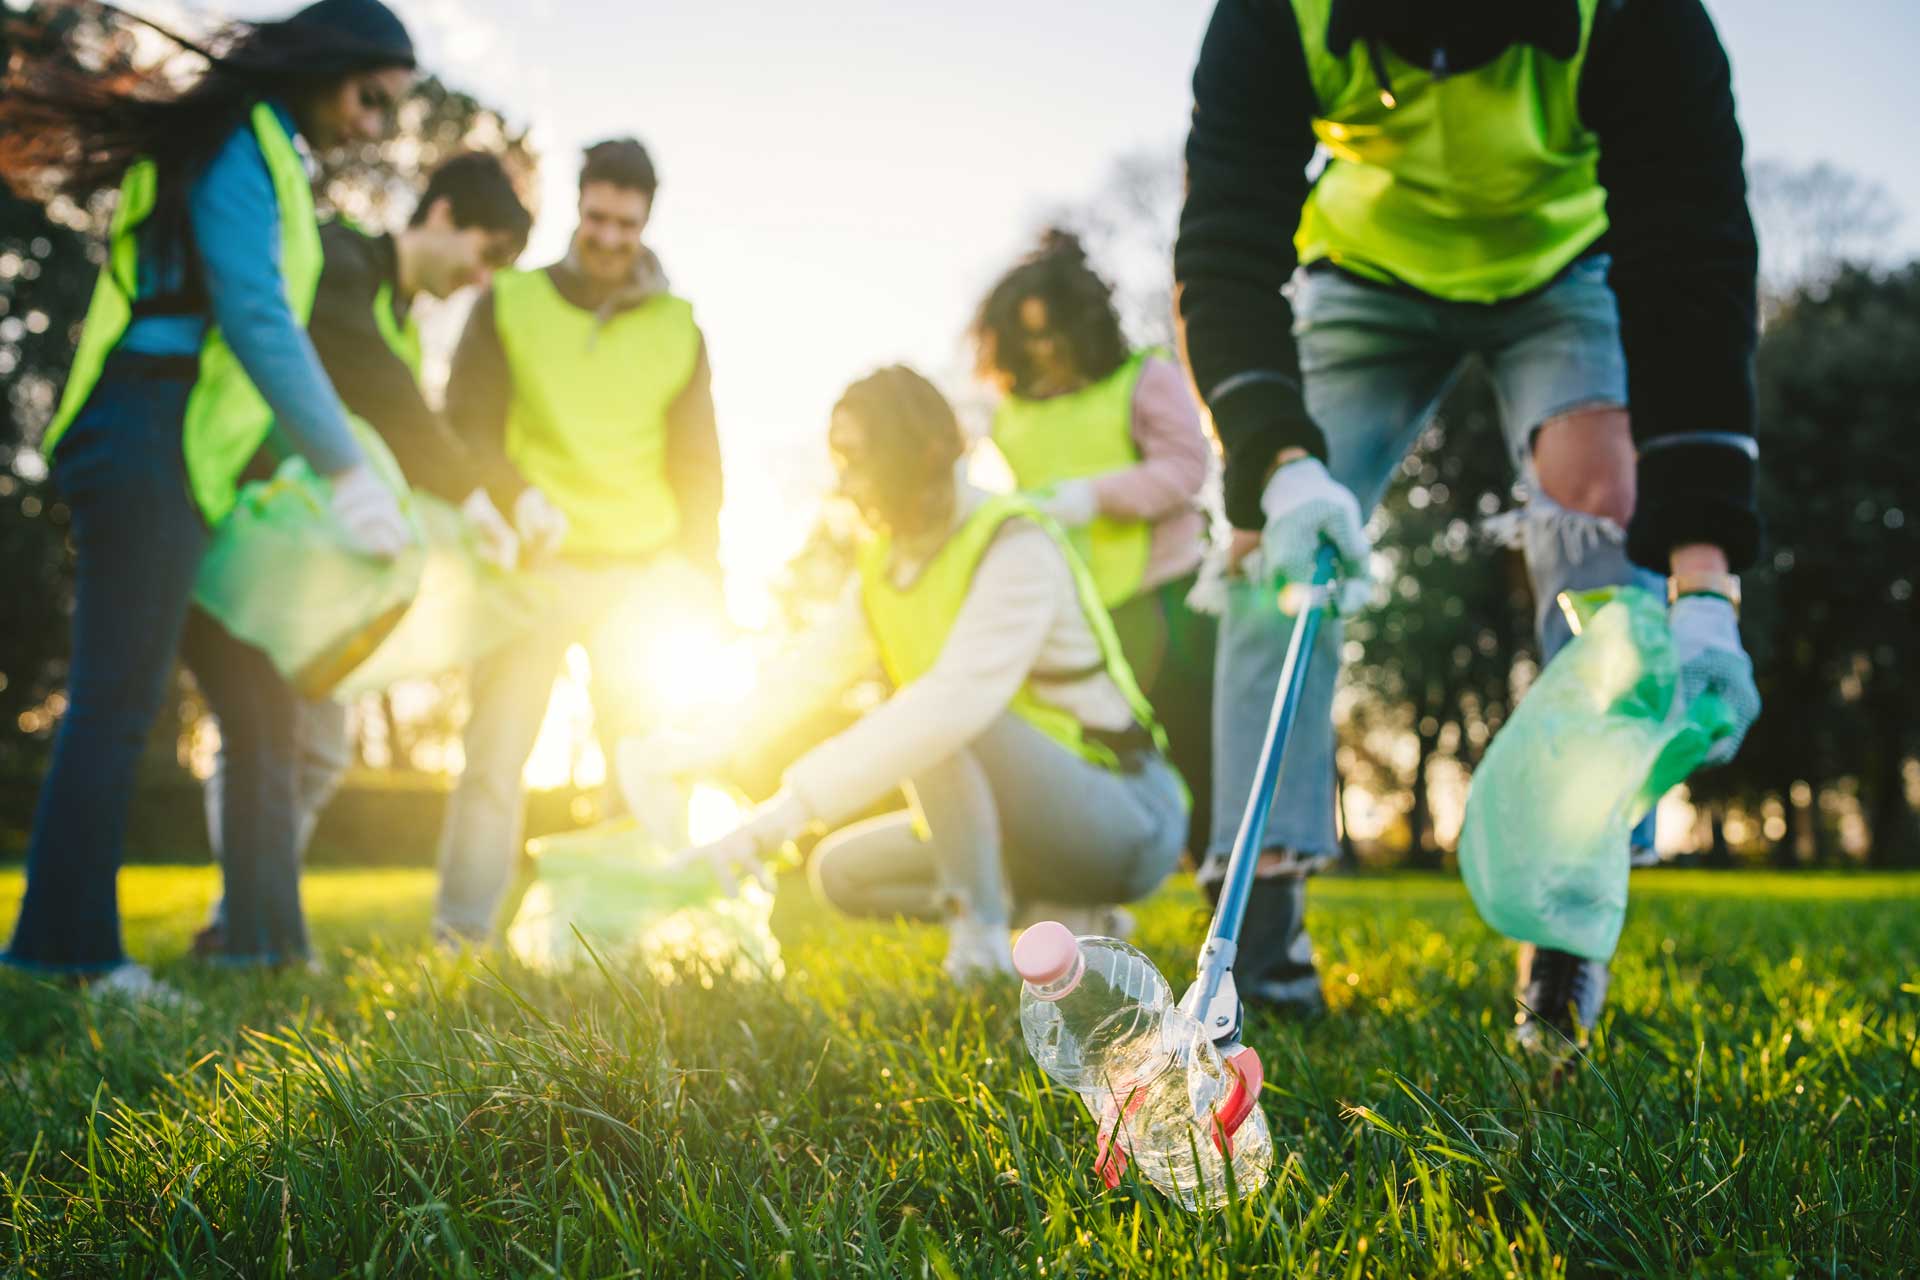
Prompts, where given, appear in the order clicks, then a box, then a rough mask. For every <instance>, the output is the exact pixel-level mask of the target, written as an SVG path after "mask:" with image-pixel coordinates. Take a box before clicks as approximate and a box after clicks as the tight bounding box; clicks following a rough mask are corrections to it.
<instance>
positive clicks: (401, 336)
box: [186, 153, 533, 956]
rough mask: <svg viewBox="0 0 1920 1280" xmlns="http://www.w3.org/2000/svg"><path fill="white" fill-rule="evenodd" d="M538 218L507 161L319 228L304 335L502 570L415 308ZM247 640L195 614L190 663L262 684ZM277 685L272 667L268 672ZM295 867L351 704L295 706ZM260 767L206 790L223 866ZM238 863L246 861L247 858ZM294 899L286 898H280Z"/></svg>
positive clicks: (203, 944)
mask: <svg viewBox="0 0 1920 1280" xmlns="http://www.w3.org/2000/svg"><path fill="white" fill-rule="evenodd" d="M532 227H533V216H532V215H531V214H530V213H528V212H527V208H526V206H525V205H524V204H522V203H521V201H520V196H519V193H518V192H516V191H515V190H514V186H513V180H512V179H511V178H510V177H509V176H508V174H507V171H506V170H505V169H504V168H503V167H502V166H501V164H500V161H499V159H498V158H497V157H495V156H491V155H485V154H480V153H474V154H469V155H462V156H455V157H454V158H453V159H451V160H449V161H447V162H446V163H445V164H443V165H441V166H440V167H439V168H438V169H436V170H434V172H433V176H432V177H431V178H429V179H428V181H427V189H426V192H425V193H424V194H423V195H422V196H421V197H420V202H419V203H418V204H417V205H416V206H415V208H414V211H413V217H412V219H411V221H410V222H409V223H408V225H407V227H406V228H405V229H404V230H402V231H401V232H400V233H399V234H398V235H375V234H372V233H370V232H367V231H363V230H361V229H360V228H358V227H356V226H354V225H353V224H351V223H349V222H346V221H344V220H338V219H336V220H334V221H330V222H328V223H327V224H326V225H324V226H322V227H321V228H320V246H321V251H322V256H323V258H324V259H325V264H324V265H323V267H322V268H321V271H320V287H319V291H318V293H317V294H316V295H315V297H314V303H313V318H312V320H311V322H310V323H309V325H308V332H309V333H310V334H311V335H312V338H313V345H314V348H315V350H317V351H318V352H319V354H320V363H321V364H322V366H323V367H325V369H326V371H327V374H328V376H329V377H331V378H332V379H333V382H334V385H335V386H336V387H337V388H338V389H339V392H340V398H341V400H342V402H343V403H344V404H345V405H346V407H347V410H348V411H349V412H350V413H352V414H354V415H356V416H357V417H359V418H360V419H362V420H363V421H364V422H366V423H367V424H368V425H369V426H371V427H372V428H373V429H374V430H375V431H376V432H378V433H379V435H380V437H381V438H382V439H383V440H384V441H385V442H386V444H387V447H388V448H390V449H391V450H392V451H393V455H394V460H395V461H396V462H398V463H399V464H400V470H401V473H402V474H403V475H404V476H405V477H406V481H407V484H408V486H409V487H410V488H412V489H415V490H418V491H422V492H426V493H431V494H433V495H435V496H437V497H440V498H444V499H446V500H447V501H449V502H451V503H454V504H457V505H458V506H459V507H460V509H461V510H462V512H463V513H465V514H466V516H467V520H468V523H469V524H470V525H471V526H472V529H473V532H474V534H475V536H476V537H477V538H478V540H479V545H480V546H482V547H484V548H486V549H487V554H488V555H489V556H490V557H491V558H492V559H494V560H496V561H498V562H499V563H501V564H502V565H504V566H506V567H509V568H510V567H512V563H513V560H514V558H515V555H516V553H517V551H518V539H517V538H516V537H515V536H514V533H513V528H512V526H511V525H509V524H508V523H507V521H506V520H505V519H504V518H503V517H502V516H501V515H500V513H499V511H498V510H497V509H496V508H495V507H494V505H493V503H492V501H491V499H489V498H488V496H487V493H486V490H485V489H484V488H483V487H481V485H482V481H483V479H484V477H485V475H486V473H487V471H488V468H487V467H486V466H484V465H483V464H482V463H481V462H480V461H479V460H478V459H476V458H475V457H474V456H473V452H472V450H471V449H469V448H468V447H467V446H466V445H465V444H464V443H462V441H461V440H460V439H459V437H457V436H455V435H454V434H453V432H452V431H451V430H450V429H449V428H448V427H447V425H446V423H445V422H444V421H443V420H442V419H441V417H440V415H439V414H438V413H437V412H436V411H435V410H434V409H433V408H432V406H430V405H429V404H428V403H427V400H426V396H425V394H424V393H423V392H422V391H421V388H420V358H421V353H420V330H419V325H418V324H417V323H416V320H415V316H414V311H413V304H414V302H415V300H416V299H418V298H419V297H421V296H423V295H424V296H426V297H430V298H438V299H443V300H444V299H446V298H448V297H451V296H452V295H453V294H455V293H457V292H459V291H460V290H461V289H465V288H469V287H471V286H474V285H480V284H484V283H486V281H487V280H488V278H489V277H490V276H491V275H492V273H493V271H494V269H495V268H497V267H504V266H507V265H509V264H511V263H512V262H513V260H514V259H515V258H517V257H519V256H520V253H521V251H522V250H523V249H525V248H526V245H527V233H528V232H529V231H530V230H531V229H532ZM237 644H238V642H237V641H235V640H234V639H233V638H232V637H230V636H228V635H227V634H226V632H225V631H223V630H222V629H221V627H220V624H219V623H217V622H215V621H214V620H213V619H212V618H210V617H208V616H207V615H206V614H205V613H203V612H201V611H200V610H198V609H196V610H194V612H193V613H192V615H191V616H190V617H189V619H188V622H187V634H186V652H187V656H188V658H189V660H190V661H192V662H193V663H194V669H195V670H196V671H198V672H203V673H204V674H203V675H202V676H201V680H202V683H203V684H205V683H208V682H211V681H220V680H225V679H232V680H235V681H240V680H258V679H262V678H263V677H262V675H261V672H262V668H261V667H260V665H259V664H258V663H256V662H254V661H253V660H252V659H251V658H248V659H246V660H244V661H241V662H229V661H227V660H226V658H224V657H223V656H222V655H223V653H225V652H227V651H229V650H230V649H231V647H233V646H235V645H237ZM266 670H267V671H268V672H269V673H272V670H271V668H267V669H266ZM272 674H273V681H272V683H271V684H270V685H265V686H262V687H259V688H245V687H236V688H235V689H233V690H232V691H231V692H230V693H229V694H227V695H226V696H224V697H223V698H222V699H221V700H220V701H221V702H222V703H223V705H228V706H252V707H256V708H265V707H280V706H282V705H283V702H284V699H286V698H288V697H290V696H292V695H291V692H290V691H289V690H287V689H286V688H285V681H284V680H281V679H280V678H279V676H278V674H277V673H272ZM293 723H294V736H293V768H294V783H293V791H294V801H293V811H292V821H293V828H294V855H295V858H296V859H302V858H304V856H305V853H306V849H307V845H308V843H309V842H310V841H311V839H312V837H313V829H314V826H315V825H316V824H317V823H318V821H319V819H320V811H321V810H322V809H323V808H325V807H326V804H327V801H328V800H329V799H331V798H332V796H333V793H334V791H335V789H336V788H337V787H338V786H339V784H340V779H341V778H342V776H344V774H345V773H346V770H347V765H348V762H349V760H350V759H351V755H352V752H351V745H350V743H349V741H348V737H347V707H346V704H344V703H341V702H335V701H333V700H331V699H320V700H318V701H306V700H302V701H299V702H298V704H297V705H296V706H295V707H294V710H293ZM261 764H262V762H261V761H259V760H257V759H251V758H248V757H246V756H238V757H236V756H235V754H234V753H233V752H232V751H231V750H230V749H229V747H228V745H227V726H226V724H225V723H224V722H223V723H222V725H221V746H220V751H219V753H218V755H216V756H215V758H214V766H213V773H212V775H211V776H209V777H208V779H207V787H206V802H207V834H208V837H209V840H210V843H211V844H212V846H213V854H214V858H215V860H216V861H218V862H219V863H220V864H221V866H222V867H223V868H224V867H225V866H226V865H227V863H226V853H225V848H226V842H225V840H224V838H223V836H224V823H223V820H222V815H223V813H224V810H225V805H226V792H227V784H228V778H229V772H230V771H231V774H232V776H233V777H234V778H236V779H239V781H240V785H242V786H248V785H252V784H251V782H250V781H249V775H250V774H251V773H252V771H253V770H255V769H258V768H259V767H261ZM237 852H239V853H241V854H247V853H249V852H250V851H249V850H245V849H241V850H238V851H237ZM282 891H284V888H283V889H282ZM193 945H194V951H195V953H196V954H199V955H204V956H218V955H220V954H221V953H223V952H225V950H226V898H225V896H224V895H223V896H222V897H221V898H220V900H219V901H218V902H216V903H215V904H214V909H213V918H212V920H211V921H210V923H209V924H208V926H207V927H206V928H204V929H202V930H201V931H200V932H199V933H198V934H196V935H195V936H194V940H193Z"/></svg>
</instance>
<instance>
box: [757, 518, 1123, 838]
mask: <svg viewBox="0 0 1920 1280" xmlns="http://www.w3.org/2000/svg"><path fill="white" fill-rule="evenodd" d="M957 496H958V501H957V502H956V503H955V507H956V511H955V516H954V527H955V528H956V529H957V528H959V526H960V525H961V524H962V523H964V522H965V520H966V518H967V517H968V516H969V515H971V514H972V513H973V511H974V510H975V509H976V508H978V507H979V505H980V503H981V502H982V501H984V500H985V499H986V497H987V495H986V494H985V493H983V492H982V491H981V490H979V489H976V488H974V487H973V486H971V485H968V484H965V483H962V484H961V485H960V486H959V491H958V495H957ZM920 567H921V566H920V565H919V564H905V563H901V562H900V561H899V560H898V559H897V558H896V561H895V563H894V564H893V565H892V566H891V567H890V572H891V575H892V577H893V580H894V582H895V583H896V584H897V585H900V586H905V585H907V584H908V583H910V582H912V580H913V578H914V577H915V576H916V575H917V574H918V572H919V569H920ZM878 657H879V648H878V644H877V641H876V640H875V638H874V635H873V632H872V630H871V629H870V628H869V626H868V624H867V617H866V611H865V610H864V609H863V608H862V606H861V603H860V592H859V587H858V585H857V584H856V585H855V586H854V588H853V589H852V590H850V591H849V592H848V594H847V596H846V598H845V599H843V600H842V601H841V602H840V605H839V607H838V608H837V609H836V610H835V611H834V613H833V615H832V616H831V617H830V618H829V619H828V620H827V621H826V622H825V623H824V624H822V625H821V626H820V627H818V628H816V629H815V630H813V631H812V632H810V633H809V634H807V635H806V636H805V637H803V638H802V639H801V640H800V642H799V643H798V644H797V645H796V646H795V647H794V648H793V649H792V650H790V651H789V652H788V653H787V654H786V655H785V656H784V657H783V658H782V659H781V660H780V661H779V662H778V663H777V664H775V667H774V669H773V670H770V671H768V672H766V673H765V676H764V678H763V679H762V681H761V690H762V696H761V699H760V702H759V705H758V707H757V708H756V711H755V714H754V716H753V725H752V731H753V732H754V733H755V734H756V735H766V736H772V735H776V734H778V733H779V732H780V731H781V730H782V729H784V728H786V727H789V726H791V725H793V724H795V723H797V722H798V721H799V720H801V719H803V718H805V717H806V716H807V715H809V714H811V713H812V712H814V711H817V710H818V709H820V708H821V707H823V706H825V705H826V704H827V703H828V702H829V701H830V700H831V699H832V698H834V697H835V696H837V695H838V694H839V693H841V692H842V691H843V690H845V689H846V687H847V686H848V685H849V684H850V683H852V682H853V681H854V680H856V679H858V678H859V677H860V676H861V675H862V674H863V673H865V672H867V671H869V670H871V669H872V668H873V665H874V664H875V662H876V661H877V660H878ZM1099 663H1100V646H1099V643H1098V641H1096V640H1095V639H1094V635H1093V628H1092V627H1091V626H1089V625H1088V623H1087V619H1086V615H1085V614H1084V613H1082V612H1081V610H1080V598H1079V595H1078V593H1077V592H1076V591H1075V590H1074V582H1073V573H1072V570H1071V569H1070V568H1069V567H1068V565H1067V560H1066V557H1065V555H1063V554H1062V553H1061V551H1060V548H1059V547H1058V546H1057V545H1056V544H1055V543H1054V541H1053V539H1052V538H1050V537H1048V536H1047V534H1046V533H1045V531H1044V530H1042V529H1041V528H1040V527H1039V526H1038V525H1036V524H1034V523H1033V522H1032V521H1030V520H1024V519H1013V520H1009V521H1007V522H1006V523H1005V524H1004V525H1002V526H1001V528H1000V530H999V531H998V533H997V534H996V535H995V536H994V540H993V542H992V544H991V545H990V546H989V547H988V548H987V550H986V553H985V554H984V555H982V556H981V558H980V563H979V565H978V566H977V567H976V568H975V570H974V574H973V580H972V583H971V584H970V585H969V587H968V589H967V597H966V601H965V603H963V604H962V605H961V607H960V613H959V616H958V617H957V618H956V619H955V620H954V624H953V630H952V631H951V632H950V633H949V634H948V636H947V642H946V644H945V645H944V646H943V647H942V648H941V650H940V656H939V658H937V659H936V660H935V662H934V664H933V666H932V667H931V668H929V669H928V670H927V672H926V674H925V675H923V676H921V677H920V678H919V679H918V680H915V681H913V682H912V683H911V684H908V685H906V686H905V687H904V688H901V689H898V690H896V691H895V692H894V695H893V696H892V697H891V698H889V699H888V700H887V701H886V702H885V703H884V704H882V705H881V706H879V707H876V708H875V709H874V710H873V711H871V712H869V713H868V714H867V715H865V716H864V717H862V718H861V719H860V721H859V723H857V724H855V725H853V726H852V727H851V728H849V729H847V730H846V731H845V732H844V733H841V734H839V735H837V736H836V737H833V738H829V739H828V740H827V741H825V742H823V743H821V744H820V745H819V746H817V747H815V748H813V750H811V751H809V752H807V753H806V755H804V756H802V757H801V758H800V759H799V761H797V762H796V763H795V764H794V765H793V766H792V767H791V768H790V769H788V770H787V775H786V787H785V789H784V792H783V794H782V795H781V796H778V797H775V799H774V800H773V801H770V802H769V803H768V804H767V805H766V806H765V807H764V808H763V810H762V812H761V815H760V821H761V822H762V823H763V824H764V826H763V828H762V829H763V830H764V831H765V832H766V834H767V835H768V836H769V837H771V838H773V839H775V840H779V839H786V838H789V837H791V836H792V835H794V834H797V833H798V832H799V831H800V830H801V829H802V828H804V827H805V826H806V825H807V824H808V823H809V822H812V821H818V822H823V823H826V824H828V825H833V824H837V823H839V822H842V821H844V820H846V819H847V818H849V817H851V816H853V815H854V814H857V813H859V812H860V811H861V810H862V809H865V808H866V807H867V806H868V805H870V804H872V803H873V802H874V801H875V800H877V799H879V798H880V797H881V796H883V795H885V794H886V793H887V792H888V791H890V790H892V789H893V788H895V787H897V786H899V785H900V784H901V783H903V782H905V781H906V780H907V779H909V778H911V777H913V776H914V775H915V774H916V773H919V772H920V771H922V770H924V769H926V768H928V767H929V766H931V765H934V764H937V763H939V762H940V761H942V760H944V759H946V758H947V757H948V756H950V755H952V754H953V753H954V752H956V751H958V750H960V749H961V748H962V747H964V746H966V745H967V744H968V743H969V742H971V741H973V739H974V738H976V737H978V736H979V735H980V734H981V733H982V732H983V731H985V729H986V728H987V726H988V725H990V724H992V723H993V721H994V720H995V719H996V718H998V717H999V716H1000V715H1001V714H1002V713H1003V712H1005V711H1006V709H1007V706H1008V704H1010V703H1011V702H1012V701H1013V697H1014V695H1015V694H1016V693H1018V692H1019V690H1020V687H1021V686H1022V685H1023V684H1025V683H1026V681H1027V677H1028V675H1029V674H1030V673H1031V672H1033V671H1035V670H1040V671H1081V670H1085V669H1087V668H1089V667H1094V666H1098V665H1099ZM1034 693H1035V696H1036V697H1039V698H1042V699H1044V700H1045V701H1047V702H1049V703H1051V704H1053V705H1055V706H1058V707H1060V708H1061V709H1063V710H1065V711H1068V712H1070V713H1072V714H1073V716H1074V717H1075V718H1076V719H1078V720H1079V721H1080V723H1081V724H1083V725H1086V726H1087V727H1088V728H1092V729H1100V730H1104V731H1111V732H1118V731H1122V730H1125V729H1126V728H1127V727H1128V726H1129V725H1131V724H1132V723H1133V712H1132V710H1131V708H1129V707H1128V705H1127V700H1126V697H1125V695H1123V694H1122V693H1121V692H1120V689H1119V687H1118V686H1117V685H1115V684H1114V682H1113V680H1112V679H1111V678H1110V677H1109V676H1107V675H1106V673H1105V672H1098V673H1096V674H1094V675H1091V676H1088V677H1086V678H1084V679H1081V680H1076V681H1072V682H1071V683H1065V684H1056V683H1053V682H1048V683H1045V684H1042V685H1039V686H1037V687H1036V688H1035V690H1034Z"/></svg>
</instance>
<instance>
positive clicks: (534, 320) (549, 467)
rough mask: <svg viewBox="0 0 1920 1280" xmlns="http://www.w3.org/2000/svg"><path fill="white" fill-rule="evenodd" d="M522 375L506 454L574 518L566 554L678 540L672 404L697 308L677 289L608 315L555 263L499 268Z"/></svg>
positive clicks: (497, 304) (496, 295) (506, 327)
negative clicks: (671, 464) (556, 273)
mask: <svg viewBox="0 0 1920 1280" xmlns="http://www.w3.org/2000/svg"><path fill="white" fill-rule="evenodd" d="M493 315H494V324H495V326H496V327H497V328H498V329H499V332H500V343H501V346H503V347H504V348H505V349H506V353H507V368H508V371H509V373H510V374H511V375H512V378H513V399H512V402H511V403H510V404H509V405H508V407H507V441H506V445H507V456H508V458H510V459H511V460H512V462H513V464H514V466H515V467H517V468H519V471H520V474H521V475H522V476H524V477H525V478H526V480H527V483H529V484H532V485H535V486H537V487H539V488H540V489H541V490H542V491H543V492H545V493H546V495H547V496H548V497H549V498H551V499H553V501H554V503H555V505H557V506H558V507H559V508H560V510H561V511H563V512H565V513H566V517H567V537H566V542H565V543H564V544H563V545H562V547H561V550H562V552H563V553H566V554H572V555H612V556H640V555H646V554H647V553H648V552H651V551H655V550H657V549H658V548H660V547H661V546H664V545H665V544H666V543H668V542H670V541H672V539H673V536H674V534H675V533H676V532H678V530H679V527H680V508H679V504H678V503H676V502H675V501H674V496H673V488H672V486H671V485H669V484H668V483H667V472H666V450H667V410H668V409H669V408H671V407H672V405H673V402H674V399H675V398H676V397H678V396H679V394H680V392H681V391H682V390H684V389H685V388H686V385H687V383H688V382H689V381H691V380H692V378H693V374H694V370H695V368H696V367H697V366H698V362H699V358H700V330H699V329H698V328H696V327H695V325H694V322H693V308H692V306H690V305H689V304H688V303H687V302H685V301H684V300H682V299H680V298H676V297H673V296H671V295H669V294H659V295H657V296H655V297H653V298H649V299H648V300H647V301H646V302H644V303H642V304H640V305H639V306H637V307H635V308H633V309H631V310H628V311H622V312H619V313H617V314H615V315H614V316H612V317H610V318H609V319H607V320H606V321H605V322H604V323H603V322H602V321H601V320H600V319H599V318H598V317H597V316H596V315H595V314H594V313H593V312H591V311H585V310H582V309H581V308H579V307H576V306H574V305H573V304H572V303H570V302H568V301H567V300H566V299H565V298H562V297H561V296H560V292H559V290H557V289H555V288H554V286H553V281H552V280H551V279H549V278H548V276H547V273H546V272H544V271H501V272H497V273H496V274H495V275H494V277H493Z"/></svg>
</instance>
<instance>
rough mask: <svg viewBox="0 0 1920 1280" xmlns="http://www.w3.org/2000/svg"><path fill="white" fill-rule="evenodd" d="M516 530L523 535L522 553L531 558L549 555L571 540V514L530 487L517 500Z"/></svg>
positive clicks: (515, 504) (514, 511)
mask: <svg viewBox="0 0 1920 1280" xmlns="http://www.w3.org/2000/svg"><path fill="white" fill-rule="evenodd" d="M513 527H514V530H515V531H516V532H518V533H519V535H520V549H521V550H522V551H523V552H525V553H526V555H527V556H528V557H529V558H532V557H536V556H544V555H549V554H551V553H552V552H555V551H557V550H559V549H560V544H561V542H562V541H564V540H565V538H566V536H567V514H566V512H564V511H562V510H560V508H559V507H556V506H554V505H553V499H551V498H549V497H548V496H547V495H546V494H544V493H542V492H541V491H540V490H538V489H536V488H534V487H533V486H532V485H528V486H527V487H526V488H525V489H522V490H521V491H520V496H519V497H517V498H515V499H514V500H513Z"/></svg>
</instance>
